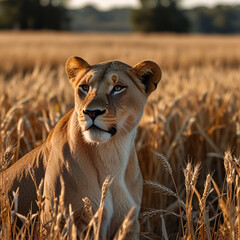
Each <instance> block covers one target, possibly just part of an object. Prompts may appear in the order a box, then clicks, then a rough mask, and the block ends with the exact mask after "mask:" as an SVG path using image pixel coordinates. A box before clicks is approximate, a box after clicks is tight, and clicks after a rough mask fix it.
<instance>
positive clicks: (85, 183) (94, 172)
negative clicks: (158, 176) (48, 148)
mask: <svg viewBox="0 0 240 240" xmlns="http://www.w3.org/2000/svg"><path fill="white" fill-rule="evenodd" d="M135 135H136V129H135V130H134V131H133V132H132V133H131V134H128V135H127V137H126V136H125V137H124V138H122V139H118V140H117V141H111V142H107V143H105V144H99V145H96V144H95V145H94V144H86V143H85V142H84V141H83V139H82V137H81V135H79V134H78V135H76V136H67V135H65V138H66V142H65V144H63V145H61V144H56V142H54V136H53V138H52V140H51V142H52V143H54V146H55V147H54V148H52V152H51V154H50V157H49V162H48V167H47V170H46V175H45V183H44V191H45V195H46V196H47V197H48V199H52V200H53V199H54V197H55V196H57V195H58V194H60V192H61V186H60V180H59V178H60V175H61V176H62V177H63V181H64V184H65V196H64V201H65V205H66V207H67V206H68V205H69V204H71V205H72V208H73V210H74V211H77V210H78V209H80V208H82V207H83V201H82V199H83V198H84V197H88V198H89V199H90V201H91V203H92V207H93V210H94V211H96V210H97V209H98V207H99V204H100V201H101V188H102V184H103V182H104V180H105V179H106V177H107V176H111V177H112V178H113V182H112V184H111V186H110V187H109V189H108V194H107V197H106V200H105V202H104V212H103V219H102V226H101V234H102V236H112V235H113V234H114V233H116V231H117V230H118V228H119V227H120V225H121V223H122V221H123V220H124V217H125V216H126V215H127V213H128V212H129V210H130V209H131V208H132V207H133V206H135V207H136V210H137V211H136V216H137V215H138V212H139V209H140V202H141V187H139V189H137V190H136V188H135V187H136V186H137V185H139V186H141V185H142V183H141V182H140V181H138V180H139V179H138V177H137V176H138V175H139V173H140V169H139V168H134V171H135V172H132V173H131V174H130V175H129V174H126V172H127V171H128V169H129V166H135V165H136V166H138V163H137V157H136V155H134V154H132V152H133V151H135V147H134V139H135ZM63 137H64V136H63ZM58 139H59V138H58ZM73 143H74V144H73ZM52 169H54V171H53V170H52ZM53 172H54V174H53ZM129 172H130V171H129ZM133 186H134V187H133ZM133 188H135V191H136V192H137V194H138V195H137V197H136V195H134V194H135V193H133ZM138 190H139V191H138ZM136 199H137V200H136ZM46 206H47V205H46ZM48 206H51V203H50V202H49V205H48ZM48 206H47V207H48Z"/></svg>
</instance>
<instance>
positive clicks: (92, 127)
mask: <svg viewBox="0 0 240 240" xmlns="http://www.w3.org/2000/svg"><path fill="white" fill-rule="evenodd" d="M90 129H91V130H98V131H99V130H100V131H103V132H107V133H109V134H111V135H112V136H113V135H115V134H116V132H117V128H116V127H112V128H110V129H109V130H105V129H102V128H100V127H98V126H96V125H95V124H92V125H91V126H90V127H89V128H88V129H86V131H88V130H90Z"/></svg>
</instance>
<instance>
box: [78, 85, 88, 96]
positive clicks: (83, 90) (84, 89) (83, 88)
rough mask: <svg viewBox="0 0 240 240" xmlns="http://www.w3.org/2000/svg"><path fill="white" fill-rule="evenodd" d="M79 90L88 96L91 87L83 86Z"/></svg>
mask: <svg viewBox="0 0 240 240" xmlns="http://www.w3.org/2000/svg"><path fill="white" fill-rule="evenodd" d="M79 89H80V91H81V92H83V93H85V94H87V93H88V91H89V86H88V85H87V84H83V85H81V86H79Z"/></svg>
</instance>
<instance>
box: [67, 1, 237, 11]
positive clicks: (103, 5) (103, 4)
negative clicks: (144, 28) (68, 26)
mask: <svg viewBox="0 0 240 240" xmlns="http://www.w3.org/2000/svg"><path fill="white" fill-rule="evenodd" d="M138 3H139V1H138V0H70V3H69V6H70V7H71V8H76V7H83V6H86V5H88V4H92V5H95V6H96V7H97V8H99V9H101V10H108V9H111V8H113V7H125V6H131V7H137V6H138ZM217 4H240V0H181V5H182V6H183V7H184V8H191V7H195V6H200V5H201V6H203V5H205V6H208V7H213V6H215V5H217Z"/></svg>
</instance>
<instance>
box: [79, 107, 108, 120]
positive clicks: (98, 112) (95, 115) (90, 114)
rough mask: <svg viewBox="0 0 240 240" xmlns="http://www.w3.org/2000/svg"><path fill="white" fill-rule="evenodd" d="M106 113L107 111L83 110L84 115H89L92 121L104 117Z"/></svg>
mask: <svg viewBox="0 0 240 240" xmlns="http://www.w3.org/2000/svg"><path fill="white" fill-rule="evenodd" d="M105 112H106V110H98V109H97V110H83V113H84V114H87V115H88V116H89V117H90V118H91V119H92V120H94V119H95V118H96V117H97V116H99V115H102V114H104V113H105Z"/></svg>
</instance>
